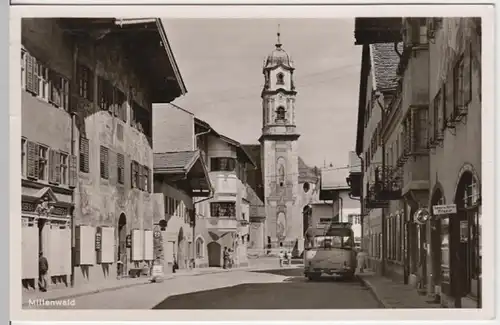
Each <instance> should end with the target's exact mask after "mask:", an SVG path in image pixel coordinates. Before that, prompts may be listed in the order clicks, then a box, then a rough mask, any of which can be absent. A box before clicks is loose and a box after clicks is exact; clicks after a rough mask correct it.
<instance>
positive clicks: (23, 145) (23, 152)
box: [21, 138, 27, 176]
mask: <svg viewBox="0 0 500 325" xmlns="http://www.w3.org/2000/svg"><path fill="white" fill-rule="evenodd" d="M26 158H27V157H26V139H23V138H22V139H21V175H22V176H26Z"/></svg>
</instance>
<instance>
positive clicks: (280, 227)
mask: <svg viewBox="0 0 500 325" xmlns="http://www.w3.org/2000/svg"><path fill="white" fill-rule="evenodd" d="M276 236H277V237H278V239H279V240H283V239H285V237H286V216H285V212H283V211H280V212H278V216H277V218H276Z"/></svg>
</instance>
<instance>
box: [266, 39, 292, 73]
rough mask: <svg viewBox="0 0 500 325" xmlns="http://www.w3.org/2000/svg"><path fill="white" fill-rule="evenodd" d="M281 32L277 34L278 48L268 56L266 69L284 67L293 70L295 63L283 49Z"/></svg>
mask: <svg viewBox="0 0 500 325" xmlns="http://www.w3.org/2000/svg"><path fill="white" fill-rule="evenodd" d="M280 35H281V34H280V32H278V33H277V36H278V42H276V45H275V46H276V48H275V49H274V50H273V51H272V52H271V53H270V54H269V55H268V56H267V59H266V62H265V63H264V69H269V68H274V67H277V66H280V65H281V66H284V67H286V68H289V69H293V62H292V59H291V58H290V56H289V55H288V53H286V51H285V50H284V49H283V48H282V44H281V42H280Z"/></svg>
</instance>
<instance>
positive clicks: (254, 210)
mask: <svg viewBox="0 0 500 325" xmlns="http://www.w3.org/2000/svg"><path fill="white" fill-rule="evenodd" d="M246 189H247V199H248V201H249V202H250V217H265V216H266V211H265V208H264V202H262V200H261V199H260V198H259V196H258V195H257V193H255V191H254V190H253V188H252V187H251V186H250V185H249V184H246Z"/></svg>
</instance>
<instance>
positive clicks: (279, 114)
mask: <svg viewBox="0 0 500 325" xmlns="http://www.w3.org/2000/svg"><path fill="white" fill-rule="evenodd" d="M276 120H277V121H284V120H285V108H284V107H283V106H280V107H278V109H277V110H276Z"/></svg>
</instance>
